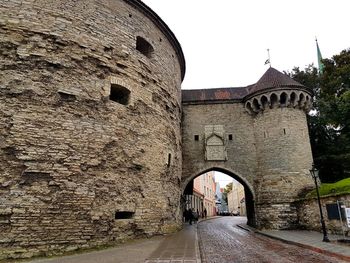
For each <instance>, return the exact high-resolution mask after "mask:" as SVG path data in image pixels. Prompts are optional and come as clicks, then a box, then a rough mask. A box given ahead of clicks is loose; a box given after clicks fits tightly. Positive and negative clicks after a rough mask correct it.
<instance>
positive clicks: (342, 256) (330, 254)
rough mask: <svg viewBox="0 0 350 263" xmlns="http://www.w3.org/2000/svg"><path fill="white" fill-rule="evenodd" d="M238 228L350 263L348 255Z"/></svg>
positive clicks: (245, 227)
mask: <svg viewBox="0 0 350 263" xmlns="http://www.w3.org/2000/svg"><path fill="white" fill-rule="evenodd" d="M237 226H238V227H239V228H241V229H244V230H246V231H249V232H253V233H256V234H259V235H262V236H265V237H269V238H272V239H276V240H279V241H282V242H284V243H286V244H290V245H295V246H298V247H302V248H306V249H309V250H312V251H314V252H317V253H320V254H324V255H327V256H331V257H336V258H339V259H342V260H346V261H349V262H350V256H346V255H343V254H339V253H335V252H331V251H329V250H325V249H322V248H319V247H314V246H311V245H306V244H302V243H298V242H296V241H291V240H287V239H284V238H280V237H276V236H272V235H269V234H266V233H262V232H260V231H259V230H257V229H255V228H252V227H248V226H242V225H237Z"/></svg>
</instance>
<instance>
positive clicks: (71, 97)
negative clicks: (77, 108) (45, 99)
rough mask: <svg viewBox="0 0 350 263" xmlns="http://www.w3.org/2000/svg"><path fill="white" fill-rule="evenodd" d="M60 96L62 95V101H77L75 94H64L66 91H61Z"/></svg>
mask: <svg viewBox="0 0 350 263" xmlns="http://www.w3.org/2000/svg"><path fill="white" fill-rule="evenodd" d="M58 94H59V95H60V99H61V100H62V101H68V102H70V101H76V99H77V98H76V96H75V95H74V94H70V93H67V92H64V91H59V92H58Z"/></svg>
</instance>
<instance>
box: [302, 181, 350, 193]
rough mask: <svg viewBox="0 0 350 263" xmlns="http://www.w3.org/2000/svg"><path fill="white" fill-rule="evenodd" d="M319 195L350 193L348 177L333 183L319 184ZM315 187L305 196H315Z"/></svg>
mask: <svg viewBox="0 0 350 263" xmlns="http://www.w3.org/2000/svg"><path fill="white" fill-rule="evenodd" d="M318 190H319V192H320V196H326V195H339V194H350V178H346V179H343V180H340V181H338V182H336V183H333V184H321V187H319V188H318ZM316 196H317V193H316V189H314V190H312V191H311V192H309V193H308V194H307V195H306V197H316Z"/></svg>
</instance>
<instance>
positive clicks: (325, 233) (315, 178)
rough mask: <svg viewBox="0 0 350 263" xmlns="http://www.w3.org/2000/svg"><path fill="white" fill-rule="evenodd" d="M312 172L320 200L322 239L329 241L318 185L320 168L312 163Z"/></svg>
mask: <svg viewBox="0 0 350 263" xmlns="http://www.w3.org/2000/svg"><path fill="white" fill-rule="evenodd" d="M310 174H311V176H312V178H314V180H315V185H316V193H317V201H318V207H319V208H320V215H321V225H322V231H323V240H322V241H323V242H329V239H328V235H327V229H326V224H325V223H324V219H323V213H322V206H321V201H320V193H319V192H318V185H317V179H318V170H317V169H316V167H315V165H314V164H312V169H311V170H310Z"/></svg>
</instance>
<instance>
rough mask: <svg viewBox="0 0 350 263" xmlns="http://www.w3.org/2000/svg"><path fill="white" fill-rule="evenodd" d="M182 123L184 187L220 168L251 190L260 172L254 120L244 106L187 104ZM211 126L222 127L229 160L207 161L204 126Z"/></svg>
mask: <svg viewBox="0 0 350 263" xmlns="http://www.w3.org/2000/svg"><path fill="white" fill-rule="evenodd" d="M182 120H183V122H182V140H183V175H182V176H183V182H184V185H183V187H185V186H186V184H187V183H188V182H189V181H190V180H191V179H193V178H194V177H195V176H198V175H200V174H201V173H203V171H206V170H208V169H209V170H210V169H212V168H221V169H226V170H227V171H228V172H231V173H234V174H235V175H237V176H238V178H237V179H242V180H244V181H245V183H246V184H248V185H250V186H251V190H252V188H253V187H252V186H253V184H254V175H255V173H256V169H257V162H256V146H255V138H254V131H253V125H252V124H253V123H252V118H251V116H250V115H248V113H247V112H246V111H245V110H244V107H243V105H242V104H241V103H234V104H233V103H232V104H228V103H225V104H202V105H191V104H184V105H183V118H182ZM211 125H221V126H222V129H223V134H224V135H223V136H224V144H225V145H224V146H225V149H226V156H227V160H221V161H217V160H214V161H211V160H209V161H206V159H205V158H206V156H205V150H206V149H205V148H206V147H205V132H206V130H205V127H206V126H207V127H208V126H209V127H211ZM207 132H208V131H207ZM221 132H222V131H220V133H221ZM218 133H219V131H218ZM195 136H198V140H196V138H195ZM230 138H231V139H230Z"/></svg>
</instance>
